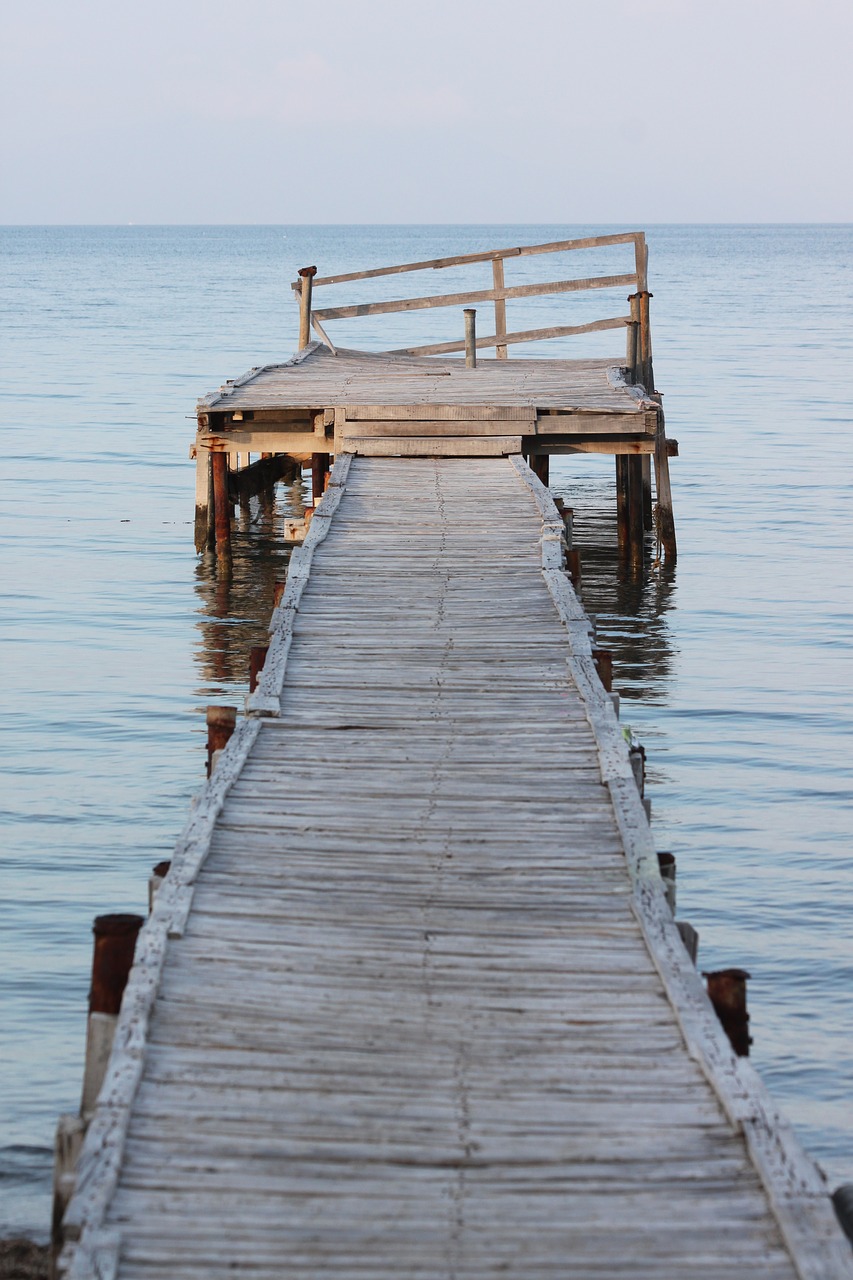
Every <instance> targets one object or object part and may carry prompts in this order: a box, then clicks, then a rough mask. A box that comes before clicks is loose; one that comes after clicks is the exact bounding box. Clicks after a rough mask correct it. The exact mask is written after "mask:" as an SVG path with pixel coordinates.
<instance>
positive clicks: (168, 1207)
mask: <svg viewBox="0 0 853 1280" xmlns="http://www.w3.org/2000/svg"><path fill="white" fill-rule="evenodd" d="M381 421H383V422H386V421H387V420H386V419H382V420H381ZM344 425H345V422H343V421H342V423H341V426H342V427H343V426H344ZM561 528H562V523H561V519H560V516H559V513H558V512H557V510H556V507H555V505H554V502H553V498H552V496H551V494H550V492H549V491H548V489H547V488H546V487H545V486H543V485H542V484H541V483H540V482H539V481H538V480H536V478H535V477H534V476H533V475H532V473H531V472H530V470H529V468H527V467H526V466H525V464H524V463H523V462H522V461H521V459H520V458H518V457H512V458H510V459H509V460H502V459H497V458H471V459H460V460H455V459H443V458H423V459H407V458H400V459H385V458H377V459H362V458H353V457H352V455H350V454H342V455H341V456H340V458H339V459H338V460H337V461H336V464H335V468H334V470H333V472H332V482H331V484H330V487H329V489H328V490H327V493H326V494H325V495H324V497H323V500H322V502H321V504H320V506H319V507H318V508H317V511H316V513H315V515H314V518H313V520H312V524H311V529H310V531H309V537H308V538H307V539H306V543H305V545H304V547H303V548H301V549H300V550H299V551H297V552H295V553H294V555H293V558H292V560H291V564H290V570H289V575H288V581H287V584H286V587H285V591H284V594H283V596H282V601H281V604H280V605H279V608H278V610H277V618H276V622H275V631H274V636H273V646H274V647H275V646H278V648H279V651H282V650H284V649H285V647H286V652H285V653H284V657H286V662H278V665H277V666H276V663H275V662H274V663H273V670H272V671H268V670H267V668H266V667H265V671H264V679H265V680H266V686H265V688H264V690H263V694H262V697H261V699H260V701H259V702H258V703H257V704H256V705H255V706H254V707H253V708H250V709H252V710H253V713H254V714H253V716H252V718H251V719H249V720H246V721H244V722H243V724H242V725H241V726H240V728H239V729H238V730H237V733H235V735H234V737H233V738H232V741H231V743H230V744H229V747H228V748H227V749H226V755H225V756H224V757H223V762H224V773H220V771H221V770H222V768H223V765H222V764H221V765H220V769H218V770H217V772H216V774H215V775H214V778H213V779H212V780H211V784H209V785H208V787H207V788H205V790H204V791H203V792H202V795H201V798H200V800H199V803H198V805H197V806H196V809H195V811H194V814H193V816H192V818H191V822H190V828H191V830H190V831H189V832H188V834H187V837H186V839H185V840H184V843H183V845H182V846H181V847H179V850H178V854H177V876H176V879H175V880H174V881H173V878H172V875H171V874H170V876H168V877H167V878H166V880H165V881H164V884H163V886H162V888H161V890H160V893H159V895H158V897H157V900H156V902H155V909H154V913H153V915H152V917H151V920H150V921H149V923H148V925H146V927H145V929H144V930H143V932H142V934H141V935H140V940H141V945H140V950H139V951H138V954H137V960H136V963H135V965H134V970H133V974H132V976H131V983H130V985H129V987H128V994H127V995H126V997H125V1002H124V1004H123V1007H122V1013H121V1016H120V1019H119V1027H118V1031H117V1042H118V1044H119V1046H120V1048H119V1052H118V1056H117V1057H116V1056H115V1055H114V1059H113V1062H112V1063H111V1066H110V1074H109V1075H108V1087H107V1088H106V1090H105V1092H104V1093H103V1094H102V1095H101V1098H100V1099H99V1103H98V1108H97V1110H96V1116H95V1120H94V1122H93V1126H92V1128H91V1129H90V1132H89V1135H88V1136H87V1140H86V1145H85V1147H84V1153H83V1162H82V1165H81V1183H80V1185H79V1187H78V1195H77V1196H76V1197H75V1200H74V1201H73V1202H72V1208H71V1212H70V1217H69V1224H70V1226H71V1229H72V1231H73V1232H76V1233H77V1234H78V1235H79V1240H78V1241H77V1242H76V1243H72V1245H71V1246H70V1247H69V1249H68V1251H67V1253H66V1256H65V1258H64V1265H66V1267H67V1268H68V1271H69V1274H70V1275H72V1276H76V1277H77V1280H83V1277H86V1278H87V1280H90V1277H92V1276H94V1275H116V1276H117V1277H120V1280H134V1278H135V1277H136V1276H139V1277H140V1280H141V1277H143V1276H144V1277H145V1280H166V1277H168V1280H195V1278H196V1277H198V1280H201V1277H205V1280H210V1277H218V1276H222V1277H223V1280H224V1277H225V1276H226V1275H233V1274H234V1273H235V1272H240V1273H242V1272H245V1273H247V1274H248V1273H249V1272H251V1273H252V1274H253V1275H255V1276H258V1277H261V1276H269V1277H270V1280H272V1277H273V1276H275V1277H281V1276H291V1277H294V1280H295V1278H296V1277H299V1278H300V1280H304V1277H307V1276H309V1275H310V1276H316V1275H321V1274H329V1275H330V1274H335V1275H336V1276H337V1277H339V1280H347V1277H351V1278H352V1280H356V1278H357V1280H368V1277H369V1278H371V1280H373V1277H379V1276H385V1277H388V1280H391V1278H392V1277H395V1278H396V1277H399V1276H400V1275H401V1274H405V1275H407V1276H408V1275H412V1276H418V1275H421V1276H423V1277H424V1278H425V1280H426V1277H427V1276H430V1277H431V1276H435V1275H442V1274H450V1273H455V1274H458V1275H462V1274H463V1272H464V1274H465V1276H466V1277H469V1278H470V1280H475V1278H476V1280H486V1278H487V1277H493V1276H494V1275H495V1274H496V1273H498V1272H500V1273H501V1274H505V1275H507V1276H514V1277H516V1278H517V1280H521V1277H522V1276H524V1277H527V1276H530V1275H536V1276H537V1277H538V1276H542V1277H546V1276H548V1277H551V1276H553V1277H554V1278H555V1280H556V1277H558V1276H559V1277H561V1278H562V1280H565V1277H566V1276H574V1277H575V1278H576V1280H590V1277H594V1276H602V1277H603V1276H609V1277H614V1278H615V1277H616V1276H621V1275H624V1274H625V1259H626V1258H630V1270H631V1275H632V1276H633V1277H635V1278H645V1280H662V1277H665V1276H672V1277H681V1276H686V1275H690V1276H696V1277H699V1276H705V1277H708V1280H710V1277H714V1278H715V1280H723V1277H726V1278H727V1277H729V1276H732V1275H753V1274H755V1275H761V1276H763V1277H768V1278H769V1277H778V1278H779V1280H783V1277H784V1280H793V1278H794V1277H795V1276H797V1275H799V1276H808V1277H809V1278H810V1280H812V1278H814V1280H817V1277H818V1276H824V1275H826V1276H829V1275H831V1276H833V1277H839V1280H842V1278H843V1277H848V1276H850V1275H851V1273H853V1265H852V1264H851V1261H850V1257H849V1248H848V1249H847V1254H844V1252H843V1250H842V1247H841V1246H842V1245H843V1246H844V1248H847V1245H846V1242H845V1241H844V1240H843V1237H842V1236H841V1233H840V1231H839V1230H838V1228H837V1226H833V1221H834V1220H833V1218H832V1209H831V1205H830V1202H829V1198H828V1196H827V1195H826V1188H825V1186H824V1184H823V1182H822V1180H821V1178H820V1176H819V1175H818V1174H817V1171H816V1170H815V1169H814V1166H813V1165H812V1164H811V1162H810V1161H808V1160H807V1159H806V1157H805V1156H804V1155H803V1154H802V1152H801V1151H800V1149H799V1148H798V1146H797V1144H796V1141H795V1140H794V1139H793V1138H792V1137H791V1136H790V1135H789V1134H788V1132H787V1131H786V1129H785V1127H784V1125H783V1124H782V1123H781V1122H780V1119H779V1117H778V1115H777V1114H776V1113H775V1112H774V1111H773V1109H772V1107H770V1106H769V1105H768V1104H767V1100H766V1097H765V1096H764V1095H763V1093H762V1090H761V1086H760V1084H759V1083H758V1082H757V1080H756V1078H755V1077H754V1073H753V1072H751V1070H750V1068H749V1067H748V1065H746V1064H743V1063H740V1062H738V1061H737V1060H735V1059H733V1057H732V1054H731V1051H730V1049H729V1047H728V1044H727V1041H726V1040H725V1037H724V1036H723V1034H722V1032H721V1030H720V1027H719V1024H718V1023H717V1021H716V1019H715V1017H714V1015H713V1012H712V1011H711V1010H710V1006H709V1004H708V1001H707V997H706V996H705V995H704V992H703V990H702V984H701V981H700V980H699V978H698V975H697V974H696V971H695V969H694V968H693V966H692V965H691V964H690V962H689V959H688V958H687V956H686V952H685V951H684V948H683V946H682V944H681V941H680V938H679V936H678V934H677V931H676V930H675V927H674V925H673V922H672V917H671V915H670V913H669V910H668V908H667V906H666V902H665V900H664V897H663V894H662V891H661V885H660V877H659V871H658V868H657V858H656V855H655V853H654V848H653V845H652V840H651V833H650V830H649V826H648V821H647V819H646V815H645V812H644V810H643V808H642V805H641V803H640V799H639V793H638V791H637V787H636V784H635V782H634V779H633V774H632V771H631V766H630V761H629V759H628V755H627V747H626V743H625V741H624V738H623V736H622V733H621V730H620V728H619V725H618V723H617V721H616V718H615V714H614V710H613V704H612V701H611V700H610V699H609V697H608V696H607V695H606V694H605V691H604V690H603V688H602V686H601V684H600V682H599V680H598V677H597V674H596V671H595V667H594V664H593V661H592V655H591V645H590V628H589V624H588V622H587V620H586V618H585V616H584V614H583V610H582V608H581V606H580V603H579V601H578V599H577V596H576V595H575V593H574V591H573V589H572V587H571V585H570V583H569V581H568V579H567V577H566V575H565V572H564V570H563V569H562V567H561V565H562V543H561V536H560V531H561ZM271 653H272V649H271ZM268 666H269V663H268ZM238 737H239V742H238V743H237V744H236V746H235V745H234V744H235V741H236V740H237V739H238ZM229 752H230V753H231V754H230V755H229V754H228V753H229ZM217 780H218V781H217ZM214 784H215V786H214ZM212 787H213V790H211V788H212ZM217 788H218V789H217ZM189 895H192V911H191V912H189V913H188V914H187V912H188V897H189ZM170 934H171V938H172V940H171V942H170V943H169V944H168V949H167V936H168V935H170ZM662 1079H665V1088H664V1089H663V1090H662V1087H661V1081H662ZM614 1203H616V1204H618V1206H619V1213H618V1215H617V1219H616V1220H615V1219H614V1213H613V1206H614ZM614 1222H615V1225H614ZM119 1232H120V1235H119V1234H118V1233H119ZM792 1258H793V1259H795V1260H796V1264H794V1262H792Z"/></svg>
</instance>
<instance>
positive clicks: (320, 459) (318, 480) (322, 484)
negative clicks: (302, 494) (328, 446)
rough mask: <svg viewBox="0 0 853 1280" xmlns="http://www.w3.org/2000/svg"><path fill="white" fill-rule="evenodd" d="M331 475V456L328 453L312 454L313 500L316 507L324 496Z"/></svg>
mask: <svg viewBox="0 0 853 1280" xmlns="http://www.w3.org/2000/svg"><path fill="white" fill-rule="evenodd" d="M328 475H329V455H328V454H327V453H312V454H311V499H312V501H313V503H314V506H316V505H317V503H318V502H319V501H320V499H321V498H322V496H323V491H324V489H325V488H326V480H327V478H328Z"/></svg>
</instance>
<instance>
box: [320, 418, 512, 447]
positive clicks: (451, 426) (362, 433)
mask: <svg viewBox="0 0 853 1280" xmlns="http://www.w3.org/2000/svg"><path fill="white" fill-rule="evenodd" d="M524 427H528V428H530V429H532V427H533V416H532V414H531V418H530V422H529V423H524V422H519V421H518V420H517V419H516V420H515V421H506V420H504V421H501V420H500V419H497V420H492V421H489V422H483V421H482V420H478V419H473V420H465V419H460V418H454V419H450V418H442V419H440V420H438V421H430V420H429V419H428V418H420V419H418V420H417V421H411V420H404V421H402V422H401V421H399V420H396V419H392V420H390V421H389V420H388V419H386V418H381V419H378V420H377V419H371V418H359V419H358V421H357V422H350V421H349V420H347V424H346V427H345V428H344V432H343V439H344V441H348V440H350V439H353V438H364V437H367V436H373V437H380V436H397V437H402V436H445V437H448V438H452V439H456V438H464V437H466V436H467V437H472V436H473V437H476V436H497V435H502V434H506V433H508V432H512V431H513V430H515V431H519V430H521V429H523V428H524ZM519 439H520V437H519Z"/></svg>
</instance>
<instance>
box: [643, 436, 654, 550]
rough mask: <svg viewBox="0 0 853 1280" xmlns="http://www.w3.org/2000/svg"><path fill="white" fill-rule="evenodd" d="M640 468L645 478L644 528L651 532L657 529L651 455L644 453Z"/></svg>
mask: <svg viewBox="0 0 853 1280" xmlns="http://www.w3.org/2000/svg"><path fill="white" fill-rule="evenodd" d="M640 466H641V471H642V478H643V528H644V529H645V530H647V531H648V530H651V529H654V527H655V521H654V512H653V510H652V458H651V454H648V453H644V454H643V456H642V457H641V459H640Z"/></svg>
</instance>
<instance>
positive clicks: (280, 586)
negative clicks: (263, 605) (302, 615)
mask: <svg viewBox="0 0 853 1280" xmlns="http://www.w3.org/2000/svg"><path fill="white" fill-rule="evenodd" d="M286 586H287V579H286V578H279V579H278V580H277V581H276V582H274V583H273V589H272V607H273V608H274V609H277V608H278V606H279V605H280V604H281V597H282V596H283V595H284V588H285V587H286Z"/></svg>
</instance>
